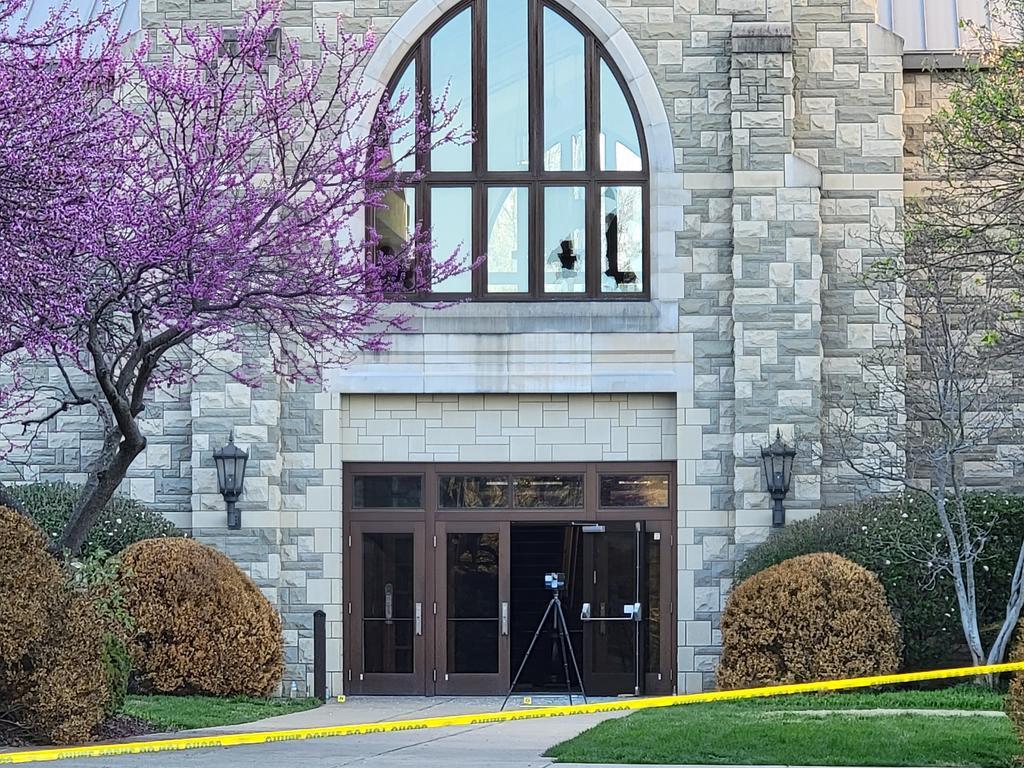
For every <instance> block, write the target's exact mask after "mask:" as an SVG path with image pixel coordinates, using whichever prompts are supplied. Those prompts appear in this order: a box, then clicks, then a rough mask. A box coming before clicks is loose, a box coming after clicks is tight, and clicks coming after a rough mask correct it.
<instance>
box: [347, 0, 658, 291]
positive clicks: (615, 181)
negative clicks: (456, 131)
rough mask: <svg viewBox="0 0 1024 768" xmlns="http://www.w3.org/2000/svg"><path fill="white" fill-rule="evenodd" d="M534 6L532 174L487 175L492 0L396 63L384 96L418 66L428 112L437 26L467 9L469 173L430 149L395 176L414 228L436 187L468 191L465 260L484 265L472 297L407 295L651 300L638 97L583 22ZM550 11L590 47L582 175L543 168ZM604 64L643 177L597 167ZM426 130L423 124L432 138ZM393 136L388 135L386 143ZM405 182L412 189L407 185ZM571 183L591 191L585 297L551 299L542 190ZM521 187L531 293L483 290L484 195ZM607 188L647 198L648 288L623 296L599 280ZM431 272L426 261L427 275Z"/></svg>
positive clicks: (418, 91)
mask: <svg viewBox="0 0 1024 768" xmlns="http://www.w3.org/2000/svg"><path fill="white" fill-rule="evenodd" d="M526 2H527V3H528V17H527V18H528V22H527V24H528V27H527V29H528V36H529V62H528V67H527V71H528V76H529V84H528V94H529V95H528V98H529V102H528V103H529V109H530V113H531V114H532V115H533V116H534V117H533V119H532V120H531V121H530V122H529V142H530V150H529V158H530V167H529V169H528V170H527V171H490V170H487V50H486V40H487V19H486V15H487V14H486V5H487V0H464V1H463V2H461V3H459V4H458V5H457V6H455V7H454V8H451V9H449V10H448V11H447V12H446V13H445V14H443V15H442V16H441V17H440V18H439V19H438V20H437V21H436V22H435V23H434V24H432V25H431V26H430V28H429V29H428V30H427V31H426V32H425V33H424V34H423V35H421V36H420V38H419V39H418V40H417V41H416V43H415V44H414V45H413V47H412V48H411V49H410V50H409V51H408V52H407V53H406V54H405V56H403V57H402V59H401V61H400V63H399V65H398V66H397V67H396V68H395V71H394V72H393V73H392V75H391V79H390V80H389V82H388V86H387V89H386V91H385V93H384V97H385V98H390V97H391V95H392V94H394V93H395V92H396V88H397V86H398V82H399V81H400V79H401V77H402V75H404V74H405V71H406V69H407V67H408V66H409V65H410V64H412V63H415V68H416V73H415V74H416V78H415V80H416V84H415V98H416V100H417V106H418V108H419V110H420V111H421V113H423V114H426V113H427V104H426V103H425V102H426V100H427V99H429V98H430V93H429V84H430V43H431V40H432V38H433V36H434V34H436V33H437V32H438V31H439V30H440V29H442V28H443V27H444V26H445V25H446V24H447V23H448V22H449V21H451V20H452V19H454V18H455V17H456V16H457V15H458V14H460V13H462V12H463V11H466V10H467V9H469V12H470V13H471V14H472V16H471V19H470V30H471V32H470V34H471V37H472V46H473V47H472V52H471V56H470V61H471V67H472V70H471V77H472V81H473V92H472V104H471V115H472V125H473V130H474V132H475V140H474V141H473V143H472V144H471V152H470V156H471V168H472V169H471V170H469V171H433V170H431V168H430V159H431V158H430V152H429V149H428V150H427V151H422V147H421V149H420V150H419V151H417V153H416V168H415V170H414V171H411V172H402V173H399V174H397V177H398V179H399V180H400V182H399V184H398V185H397V186H403V187H407V188H410V189H412V190H413V194H414V199H415V206H416V211H417V217H418V218H417V223H425V224H426V225H427V226H428V227H430V225H431V199H430V198H431V195H430V194H429V190H430V189H431V188H434V187H442V186H451V187H465V188H470V189H471V190H472V212H471V217H470V218H471V222H470V223H471V230H472V238H471V243H469V244H468V249H469V253H468V258H470V259H475V258H480V264H479V265H478V267H477V268H476V269H474V270H473V271H472V273H471V289H470V291H469V292H467V293H451V292H445V293H441V292H434V291H429V292H410V293H406V294H403V297H405V298H407V299H409V300H411V301H416V302H451V301H465V300H470V301H474V302H537V301H601V302H608V301H650V300H651V281H652V275H651V208H652V201H651V197H650V195H651V184H650V160H649V152H648V146H647V137H646V135H645V134H644V131H643V124H642V122H641V120H640V117H639V110H638V109H637V106H636V101H635V99H634V98H633V95H632V94H631V93H630V91H629V89H628V88H627V87H626V85H625V83H626V81H625V79H624V78H623V76H622V72H621V70H620V69H619V67H618V65H617V64H616V62H615V61H614V60H613V59H612V57H611V55H610V54H609V53H608V51H607V49H606V48H605V47H604V46H603V45H602V44H601V43H600V41H599V40H598V39H597V37H596V36H595V35H594V34H593V32H591V31H590V30H589V29H587V28H586V27H585V26H584V25H583V24H582V23H581V22H580V21H579V20H578V19H576V18H574V17H573V16H572V15H571V14H570V13H569V12H567V11H566V10H565V9H563V8H561V7H559V6H558V5H557V4H556V3H554V2H549V0H526ZM545 9H548V10H550V11H552V12H554V13H556V14H558V15H559V16H560V17H561V18H562V19H563V20H565V21H566V22H568V23H569V24H570V25H571V26H572V27H573V28H574V29H575V30H576V31H577V32H579V33H580V34H581V35H582V37H583V45H584V62H585V63H584V70H585V71H584V88H585V96H584V104H585V115H584V128H585V141H586V155H585V156H586V170H584V171H546V170H544V158H543V150H544V147H543V143H544V88H543V83H544V81H543V75H544V51H543V45H544V34H543V31H544V28H543V24H542V18H543V15H544V11H545ZM602 62H603V63H604V64H605V65H607V67H608V70H609V72H610V73H611V75H612V77H614V78H615V82H616V84H617V85H618V87H619V89H620V90H621V92H622V94H623V97H624V98H625V100H626V104H627V106H628V108H629V110H630V116H631V118H632V120H633V125H634V128H635V130H636V135H637V140H638V142H639V148H640V160H641V169H640V170H639V171H617V170H611V171H607V170H601V169H600V167H599V166H600V154H599V149H600V147H599V145H600V134H601V104H600V99H601V64H602ZM429 131H430V128H429V127H424V133H428V134H429ZM385 140H387V139H385ZM402 182H407V183H402ZM556 186H570V187H583V188H584V189H585V190H586V192H585V194H586V203H585V220H584V226H585V239H584V244H585V250H584V252H585V257H586V260H585V270H586V272H585V274H586V277H585V280H586V282H585V285H586V290H585V291H583V292H579V293H548V292H545V290H544V268H543V266H544V255H545V254H544V244H543V241H544V190H545V189H546V188H549V187H556ZM502 187H521V188H522V187H524V188H526V189H527V190H528V192H527V194H528V206H527V215H528V217H529V218H528V224H527V228H528V231H529V249H528V265H527V266H528V280H527V286H528V290H527V292H525V293H511V292H509V293H505V292H494V293H490V292H488V291H487V282H488V280H487V278H488V275H487V256H486V252H487V242H486V241H487V234H488V233H487V211H488V196H489V194H488V191H489V189H491V188H502ZM603 187H639V188H640V190H641V195H642V206H641V207H642V212H641V229H642V232H641V250H642V254H641V263H642V270H643V285H642V286H641V290H639V291H634V292H628V293H619V292H607V293H606V292H602V290H601V277H602V276H603V274H604V269H605V268H604V260H605V254H604V247H603V245H602V241H603V235H604V228H603V226H602V225H601V221H600V219H601V189H602V188H603ZM373 213H374V212H373V211H368V215H367V229H368V230H369V229H370V228H372V227H373V226H374V222H375V217H374V215H373ZM424 274H426V275H428V279H429V265H427V269H426V270H424Z"/></svg>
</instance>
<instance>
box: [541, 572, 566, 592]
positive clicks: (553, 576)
mask: <svg viewBox="0 0 1024 768" xmlns="http://www.w3.org/2000/svg"><path fill="white" fill-rule="evenodd" d="M544 586H545V587H547V588H548V589H562V588H563V587H564V586H565V574H564V573H545V574H544Z"/></svg>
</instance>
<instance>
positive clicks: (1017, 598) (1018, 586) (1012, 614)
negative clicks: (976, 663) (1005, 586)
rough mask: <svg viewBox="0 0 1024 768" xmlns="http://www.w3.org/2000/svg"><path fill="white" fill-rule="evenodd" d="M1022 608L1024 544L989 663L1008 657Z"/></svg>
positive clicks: (998, 661)
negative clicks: (1007, 653)
mask: <svg viewBox="0 0 1024 768" xmlns="http://www.w3.org/2000/svg"><path fill="white" fill-rule="evenodd" d="M1022 610H1024V544H1021V547H1020V554H1018V555H1017V566H1016V568H1014V570H1013V579H1012V581H1011V582H1010V599H1009V600H1007V602H1006V618H1005V619H1004V620H1003V625H1002V627H1000V628H999V634H998V635H997V636H996V639H995V640H994V641H992V647H991V648H990V649H989V654H988V663H989V664H999V663H1001V662H1002V661H1003V659H1005V658H1006V651H1007V649H1008V648H1009V645H1010V640H1011V639H1012V638H1013V633H1014V630H1015V629H1016V628H1017V622H1019V621H1020V615H1021V611H1022Z"/></svg>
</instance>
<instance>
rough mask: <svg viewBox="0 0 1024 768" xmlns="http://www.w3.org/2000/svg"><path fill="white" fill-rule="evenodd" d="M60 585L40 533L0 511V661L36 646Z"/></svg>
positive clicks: (19, 517)
mask: <svg viewBox="0 0 1024 768" xmlns="http://www.w3.org/2000/svg"><path fill="white" fill-rule="evenodd" d="M63 583H64V575H63V574H62V573H61V569H60V566H59V565H58V564H57V561H56V560H54V558H53V557H51V556H50V555H49V554H47V552H46V536H45V535H44V534H43V532H42V531H41V530H39V528H37V527H36V526H35V524H34V523H32V522H31V521H30V520H29V519H28V518H27V517H25V516H23V515H20V514H18V513H17V512H15V511H14V510H11V509H8V508H7V507H0V659H2V660H12V659H16V658H19V657H21V656H24V655H25V654H26V653H27V652H28V649H29V648H31V647H32V646H33V645H34V644H36V643H38V642H39V640H40V638H42V636H43V634H44V633H45V632H46V622H47V619H48V617H49V613H50V605H51V603H52V600H53V596H54V595H55V594H56V592H57V591H59V589H60V587H61V586H62V585H63Z"/></svg>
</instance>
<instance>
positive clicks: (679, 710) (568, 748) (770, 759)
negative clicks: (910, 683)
mask: <svg viewBox="0 0 1024 768" xmlns="http://www.w3.org/2000/svg"><path fill="white" fill-rule="evenodd" d="M1001 708H1002V696H1001V695H1000V694H997V693H994V692H991V691H986V690H984V689H979V688H973V687H958V688H953V689H948V690H945V691H896V692H885V693H856V694H832V695H824V696H794V697H780V698H778V699H772V700H768V699H764V700H750V701H743V702H730V703H716V704H690V705H684V706H678V707H669V708H666V709H651V710H644V711H640V712H637V713H635V714H633V715H630V716H629V717H625V718H620V719H616V720H609V721H606V722H604V723H601V724H600V725H598V726H597V727H595V728H592V729H591V730H589V731H586V732H585V733H582V734H580V735H579V736H577V737H576V738H574V739H571V740H570V741H567V742H564V743H562V744H559V745H558V746H556V747H554V748H552V749H551V750H549V752H548V756H549V757H554V758H557V759H558V760H560V761H562V762H570V763H572V762H576V763H664V764H686V763H689V764H702V763H703V764H729V763H732V764H739V765H766V764H771V765H821V766H827V765H847V766H864V765H870V766H933V765H934V766H978V767H979V768H1009V767H1010V766H1011V765H1012V764H1013V762H1014V759H1015V758H1016V757H1017V756H1018V755H1019V754H1020V747H1019V745H1018V742H1017V741H1016V739H1015V738H1014V735H1013V731H1012V729H1011V727H1010V723H1009V720H1007V719H1006V718H1002V717H985V716H977V717H972V716H967V717H948V716H936V715H915V714H909V713H900V714H895V715H884V716H875V715H872V716H868V715H859V714H857V713H856V710H863V709H969V710H999V709H1001ZM807 710H849V713H848V714H832V715H818V714H814V713H812V712H809V711H807Z"/></svg>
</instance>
